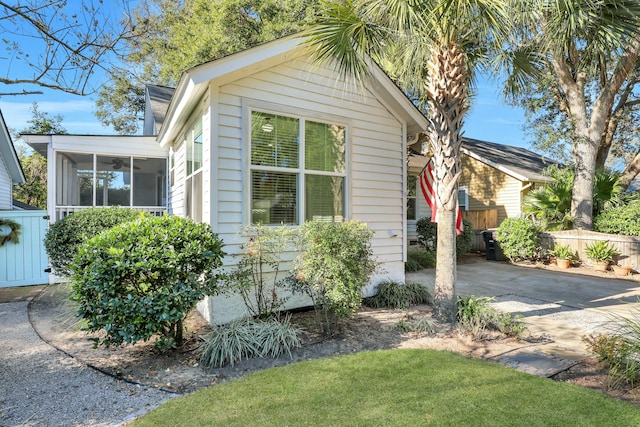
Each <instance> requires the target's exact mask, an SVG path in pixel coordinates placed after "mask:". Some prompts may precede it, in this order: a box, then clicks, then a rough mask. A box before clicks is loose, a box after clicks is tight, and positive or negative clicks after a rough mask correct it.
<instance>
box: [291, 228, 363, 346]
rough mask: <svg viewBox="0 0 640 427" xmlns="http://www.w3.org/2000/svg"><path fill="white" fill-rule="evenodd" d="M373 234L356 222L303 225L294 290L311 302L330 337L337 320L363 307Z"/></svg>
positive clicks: (296, 262) (296, 263)
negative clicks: (362, 292)
mask: <svg viewBox="0 0 640 427" xmlns="http://www.w3.org/2000/svg"><path fill="white" fill-rule="evenodd" d="M373 234H374V233H373V231H371V230H370V229H369V228H367V225H366V224H364V223H361V222H359V221H355V220H351V221H346V222H342V223H331V222H329V223H327V222H318V221H309V222H306V223H305V224H304V225H303V226H302V227H301V228H300V239H301V244H302V245H303V249H302V251H301V253H300V254H299V255H298V257H297V258H296V261H295V267H294V275H295V278H296V284H295V286H296V287H297V288H298V289H300V290H302V291H303V292H305V293H306V294H307V295H309V296H310V297H311V299H312V300H313V304H314V307H315V308H316V313H317V314H318V319H319V322H320V325H321V326H322V330H323V332H324V333H325V334H332V333H333V332H334V331H335V328H336V327H337V322H338V319H339V318H342V317H350V316H353V315H354V314H355V313H356V311H357V310H358V308H360V305H361V304H362V295H361V290H362V287H363V286H365V285H366V284H367V282H368V280H369V277H370V276H371V274H372V273H373V272H374V270H375V267H376V263H375V261H374V260H373V253H372V250H371V239H372V238H373Z"/></svg>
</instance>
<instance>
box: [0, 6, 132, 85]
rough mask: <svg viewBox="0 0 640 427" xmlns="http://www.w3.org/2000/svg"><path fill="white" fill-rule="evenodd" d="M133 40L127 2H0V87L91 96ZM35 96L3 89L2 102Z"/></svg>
mask: <svg viewBox="0 0 640 427" xmlns="http://www.w3.org/2000/svg"><path fill="white" fill-rule="evenodd" d="M135 35H136V27H135V25H134V24H133V20H132V18H131V16H130V13H129V10H128V6H127V2H126V1H125V0H116V1H113V2H108V4H106V2H103V1H102V0H82V1H81V2H75V1H74V2H69V1H68V0H44V1H43V0H27V1H21V2H8V1H4V0H0V45H1V44H4V47H5V50H4V52H3V53H0V73H2V74H4V76H2V77H0V83H1V84H4V85H36V86H41V87H44V88H49V89H56V90H61V91H64V92H67V93H72V94H77V95H87V94H90V93H93V92H94V91H95V90H96V89H97V87H95V86H94V85H93V84H92V81H91V78H92V77H93V76H94V74H95V73H96V71H97V70H98V69H102V70H105V71H107V72H108V70H109V69H110V68H111V64H110V63H109V62H110V60H111V59H112V57H113V56H115V55H118V54H119V52H118V49H125V48H126V43H123V42H125V41H127V40H129V39H131V38H133V37H135ZM25 68H26V69H27V70H28V71H25ZM31 92H33V91H32V90H29V89H23V90H22V91H11V90H10V91H3V90H1V89H0V97H1V96H7V95H16V94H20V93H25V94H26V93H31Z"/></svg>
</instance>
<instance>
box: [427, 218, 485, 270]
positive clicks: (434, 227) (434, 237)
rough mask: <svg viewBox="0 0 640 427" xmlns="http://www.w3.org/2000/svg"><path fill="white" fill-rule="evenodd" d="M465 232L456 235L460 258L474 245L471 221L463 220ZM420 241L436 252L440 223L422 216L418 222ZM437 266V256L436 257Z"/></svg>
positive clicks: (457, 255)
mask: <svg viewBox="0 0 640 427" xmlns="http://www.w3.org/2000/svg"><path fill="white" fill-rule="evenodd" d="M462 224H463V225H464V232H463V233H462V234H460V235H459V236H457V237H456V257H458V258H460V257H461V256H462V255H464V254H465V253H467V252H469V250H471V247H472V246H473V226H472V224H471V222H469V221H467V220H462ZM416 232H417V233H418V243H419V244H420V245H421V246H422V247H424V248H425V249H426V250H427V251H431V252H434V253H435V250H436V249H437V248H438V224H436V223H434V222H431V218H420V219H419V220H418V221H417V222H416ZM433 264H434V266H435V257H434V263H433Z"/></svg>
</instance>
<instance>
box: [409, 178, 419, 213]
mask: <svg viewBox="0 0 640 427" xmlns="http://www.w3.org/2000/svg"><path fill="white" fill-rule="evenodd" d="M417 185H418V176H417V175H409V174H407V219H408V220H415V219H417V213H416V212H417V208H416V206H417V199H416V191H417Z"/></svg>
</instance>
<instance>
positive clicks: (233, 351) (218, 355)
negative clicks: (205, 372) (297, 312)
mask: <svg viewBox="0 0 640 427" xmlns="http://www.w3.org/2000/svg"><path fill="white" fill-rule="evenodd" d="M299 333H300V330H298V329H296V328H294V327H293V326H292V325H291V322H290V320H289V319H288V318H287V319H284V320H277V319H275V318H271V319H267V320H253V319H251V318H243V319H239V320H236V321H234V322H232V323H230V324H228V325H224V326H219V327H217V328H215V329H214V330H213V331H212V332H210V333H209V334H208V335H207V336H206V337H205V338H204V341H205V345H204V348H203V351H202V355H201V356H200V362H201V363H202V364H203V365H204V366H205V367H208V368H217V367H222V366H225V365H231V366H233V365H235V363H237V362H239V361H240V360H242V359H243V358H251V357H271V358H276V357H278V356H280V355H281V354H284V353H287V354H288V355H289V357H291V351H292V350H295V349H296V348H298V347H300V345H301V342H300V338H299V337H298V334H299Z"/></svg>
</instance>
